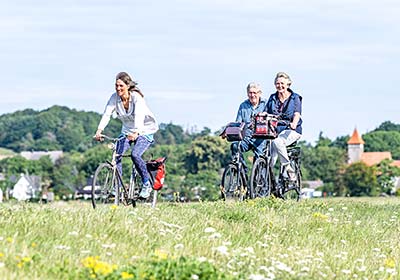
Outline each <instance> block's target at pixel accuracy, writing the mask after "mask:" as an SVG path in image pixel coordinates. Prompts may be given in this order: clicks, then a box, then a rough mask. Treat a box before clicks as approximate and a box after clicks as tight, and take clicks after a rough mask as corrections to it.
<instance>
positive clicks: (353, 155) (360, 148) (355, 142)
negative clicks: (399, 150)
mask: <svg viewBox="0 0 400 280" xmlns="http://www.w3.org/2000/svg"><path fill="white" fill-rule="evenodd" d="M364 144H365V142H364V140H363V139H362V138H361V135H359V134H358V131H357V129H354V131H353V135H352V136H351V137H350V139H349V141H347V155H348V163H349V164H352V163H355V162H363V163H365V164H366V165H368V166H373V165H377V164H379V163H380V162H381V161H383V160H385V159H388V160H392V153H391V152H387V151H385V152H364ZM391 165H392V166H397V167H400V160H393V161H392V162H391ZM393 180H394V190H397V189H399V188H400V178H399V177H394V178H393Z"/></svg>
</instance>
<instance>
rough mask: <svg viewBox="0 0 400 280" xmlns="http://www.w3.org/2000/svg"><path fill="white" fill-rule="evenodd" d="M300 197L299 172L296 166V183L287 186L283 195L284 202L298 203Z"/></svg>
mask: <svg viewBox="0 0 400 280" xmlns="http://www.w3.org/2000/svg"><path fill="white" fill-rule="evenodd" d="M300 195H301V172H300V168H299V166H297V165H296V181H295V183H293V184H292V185H289V186H288V189H287V190H286V191H285V193H284V194H283V199H284V200H294V201H299V200H300Z"/></svg>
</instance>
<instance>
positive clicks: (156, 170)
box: [146, 157, 167, 191]
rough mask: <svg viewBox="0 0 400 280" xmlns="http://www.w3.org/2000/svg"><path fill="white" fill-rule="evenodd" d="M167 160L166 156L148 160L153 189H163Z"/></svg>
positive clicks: (147, 165)
mask: <svg viewBox="0 0 400 280" xmlns="http://www.w3.org/2000/svg"><path fill="white" fill-rule="evenodd" d="M166 160H167V158H166V157H161V158H157V159H154V160H149V161H148V162H146V167H147V171H148V172H149V173H150V175H151V177H152V179H153V189H154V190H156V191H158V190H161V189H162V187H163V185H164V180H165V174H166V170H165V161H166Z"/></svg>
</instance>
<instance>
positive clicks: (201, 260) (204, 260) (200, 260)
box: [197, 257, 207, 263]
mask: <svg viewBox="0 0 400 280" xmlns="http://www.w3.org/2000/svg"><path fill="white" fill-rule="evenodd" d="M197 260H198V261H199V262H201V263H202V262H206V261H207V258H206V257H199V258H197Z"/></svg>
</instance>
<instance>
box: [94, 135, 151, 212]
mask: <svg viewBox="0 0 400 280" xmlns="http://www.w3.org/2000/svg"><path fill="white" fill-rule="evenodd" d="M101 138H102V139H103V140H104V139H106V140H108V141H110V143H109V144H108V147H109V148H110V149H111V150H112V157H111V161H109V160H107V161H106V162H104V163H101V164H100V165H99V166H98V167H97V169H96V171H95V173H94V177H93V182H92V192H91V199H92V206H93V208H94V209H95V208H96V205H97V204H109V203H113V204H115V205H119V204H120V203H122V204H124V205H130V204H132V206H133V207H136V203H137V202H138V201H143V202H148V203H151V205H152V207H153V208H154V207H155V205H156V201H157V190H154V189H152V191H151V194H150V196H149V198H147V199H142V198H140V197H139V192H140V190H141V188H142V186H143V184H142V180H141V178H140V176H138V172H137V170H136V168H135V165H134V164H132V172H131V176H130V180H129V185H128V186H126V185H125V184H124V183H123V179H122V174H121V173H120V171H119V170H118V169H117V164H116V159H117V157H118V156H122V157H131V155H130V154H123V155H120V154H117V151H116V148H117V143H118V141H120V140H122V139H123V137H119V138H112V137H109V136H107V135H101ZM149 177H150V183H151V185H152V186H153V183H154V178H153V175H152V174H151V172H149Z"/></svg>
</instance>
